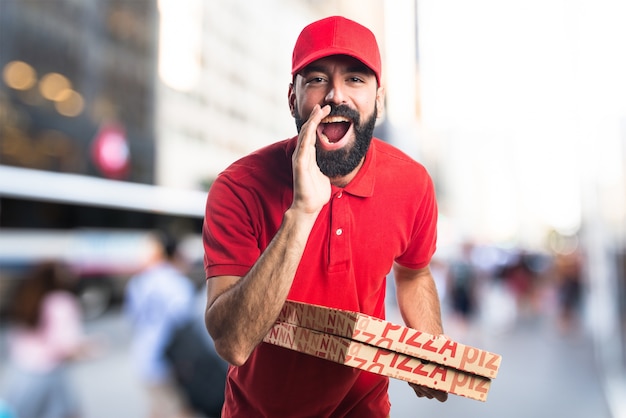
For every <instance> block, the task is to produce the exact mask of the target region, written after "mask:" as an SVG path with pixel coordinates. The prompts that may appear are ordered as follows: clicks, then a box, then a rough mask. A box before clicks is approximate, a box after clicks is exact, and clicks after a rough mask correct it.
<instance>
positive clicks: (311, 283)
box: [203, 138, 437, 417]
mask: <svg viewBox="0 0 626 418" xmlns="http://www.w3.org/2000/svg"><path fill="white" fill-rule="evenodd" d="M296 140H297V138H292V139H290V140H285V141H281V142H278V143H275V144H273V145H270V146H268V147H265V148H263V149H261V150H258V151H256V152H254V153H252V154H250V155H249V156H247V157H244V158H242V159H240V160H239V161H237V162H235V163H233V164H232V165H231V166H230V167H229V168H227V169H226V170H225V171H224V172H223V173H221V174H220V176H219V177H218V178H217V180H216V181H215V183H214V184H213V186H212V187H211V190H210V192H209V197H208V201H207V211H206V217H205V223H204V228H203V238H204V249H205V269H206V274H207V277H209V278H210V277H213V276H221V275H235V276H243V275H245V274H246V273H247V272H248V270H249V269H250V268H251V267H252V265H253V264H254V263H255V262H256V260H257V259H258V258H259V256H260V255H261V253H262V252H263V251H264V250H265V248H266V247H267V245H268V244H269V243H270V241H271V240H272V238H273V237H274V235H275V234H276V232H277V231H278V229H279V227H280V224H281V222H282V219H283V214H284V213H285V211H286V210H287V209H288V208H289V206H290V205H291V202H292V197H293V190H292V169H291V155H292V153H293V150H294V148H295V144H296ZM436 226H437V205H436V199H435V192H434V188H433V184H432V181H431V178H430V176H429V175H428V173H427V172H426V170H425V168H424V167H423V166H422V165H420V164H419V163H417V162H415V161H414V160H413V159H411V158H410V157H408V156H407V155H405V154H404V153H402V152H401V151H399V150H398V149H396V148H394V147H392V146H391V145H389V144H387V143H385V142H382V141H380V140H378V139H374V140H373V141H372V144H371V146H370V149H369V151H368V153H367V155H366V159H365V163H364V164H363V166H362V168H361V170H360V171H359V173H358V174H357V176H356V177H355V178H354V180H353V181H352V182H350V184H349V185H348V186H347V187H345V188H343V189H340V188H335V187H333V189H332V196H331V199H330V201H329V202H328V204H326V205H325V206H324V208H323V209H322V211H321V212H320V214H319V216H318V218H317V221H316V223H315V225H314V227H313V230H312V231H311V234H310V236H309V240H308V242H307V246H306V248H305V252H304V255H303V257H302V261H301V263H300V266H299V268H298V271H297V273H296V277H295V279H294V281H293V285H292V288H291V290H290V293H289V296H288V297H289V299H292V300H296V301H302V302H307V303H315V304H320V305H325V306H331V307H335V308H341V309H349V310H354V311H359V312H363V313H366V314H368V315H373V316H376V317H380V318H384V316H385V278H386V275H387V274H388V273H389V271H390V270H391V267H392V264H393V262H394V261H396V262H398V263H399V264H401V265H403V266H405V267H410V268H414V269H417V268H421V267H425V266H427V265H428V263H429V262H430V258H431V257H432V255H433V253H434V251H435V242H436ZM387 386H388V380H387V379H386V378H383V377H381V376H378V375H374V374H371V373H368V372H360V371H357V370H355V369H352V368H349V367H347V366H342V365H339V364H335V363H332V362H330V361H327V360H323V359H317V358H314V357H311V356H308V355H306V354H300V353H297V352H294V351H291V350H287V349H284V348H280V347H276V346H273V345H270V344H265V343H261V344H260V345H259V346H258V347H257V348H256V349H255V351H254V352H253V353H252V355H251V356H250V358H249V359H248V361H247V362H246V364H244V365H243V366H241V367H231V368H230V370H229V375H228V381H227V387H226V404H225V409H224V415H223V416H224V417H231V416H232V417H251V416H254V417H265V416H267V417H278V416H289V417H300V416H315V417H326V416H333V417H344V416H345V417H348V416H354V417H363V416H367V417H377V416H381V417H385V416H387V415H388V413H389V400H388V397H387Z"/></svg>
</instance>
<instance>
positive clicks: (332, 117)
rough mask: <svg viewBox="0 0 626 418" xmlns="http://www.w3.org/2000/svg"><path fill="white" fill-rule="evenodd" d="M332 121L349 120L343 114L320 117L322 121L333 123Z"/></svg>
mask: <svg viewBox="0 0 626 418" xmlns="http://www.w3.org/2000/svg"><path fill="white" fill-rule="evenodd" d="M333 122H350V120H349V119H348V118H346V117H343V116H326V117H325V118H324V119H322V123H333Z"/></svg>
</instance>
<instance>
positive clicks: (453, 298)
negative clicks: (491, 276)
mask: <svg viewBox="0 0 626 418" xmlns="http://www.w3.org/2000/svg"><path fill="white" fill-rule="evenodd" d="M473 248H474V247H473V245H472V244H471V243H469V242H466V243H463V244H462V245H461V253H460V254H459V256H458V257H456V258H455V259H453V260H451V261H450V263H449V266H448V285H447V292H448V294H447V299H446V300H447V302H448V303H449V304H450V307H451V308H452V314H453V315H454V319H455V320H456V322H457V324H458V325H460V327H461V330H462V331H465V330H467V327H468V326H469V323H470V322H471V320H472V319H473V317H474V315H475V314H476V310H477V306H476V303H477V302H476V288H477V280H478V275H477V272H476V267H475V266H474V264H473V262H472V251H473Z"/></svg>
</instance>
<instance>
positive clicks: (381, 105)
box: [376, 87, 385, 118]
mask: <svg viewBox="0 0 626 418" xmlns="http://www.w3.org/2000/svg"><path fill="white" fill-rule="evenodd" d="M376 108H377V110H378V111H377V115H376V117H377V118H380V117H382V115H383V112H384V111H385V88H384V87H378V89H377V90H376Z"/></svg>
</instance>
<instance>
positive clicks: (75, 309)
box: [4, 261, 95, 418]
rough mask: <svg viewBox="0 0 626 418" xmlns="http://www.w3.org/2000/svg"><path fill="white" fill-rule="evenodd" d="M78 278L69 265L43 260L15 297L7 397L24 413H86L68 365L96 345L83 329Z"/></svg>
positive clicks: (26, 417)
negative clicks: (75, 288)
mask: <svg viewBox="0 0 626 418" xmlns="http://www.w3.org/2000/svg"><path fill="white" fill-rule="evenodd" d="M73 280H74V276H73V274H72V273H71V272H70V270H69V269H68V268H67V266H65V265H64V264H62V263H59V262H55V261H51V262H42V263H40V264H38V265H36V266H34V267H33V269H32V270H30V271H28V272H27V273H26V275H25V277H23V278H22V279H21V281H20V282H19V284H18V287H17V288H16V290H15V294H14V295H13V297H12V298H10V299H9V304H10V305H9V306H8V309H7V313H8V321H9V327H10V329H9V332H8V336H7V339H8V347H9V367H8V373H7V376H6V377H7V380H6V382H5V383H6V391H5V394H4V395H5V396H4V399H5V400H6V402H7V404H8V405H9V406H10V407H11V409H12V410H13V411H14V412H15V415H16V416H17V417H19V418H33V417H37V418H70V417H78V416H80V406H79V400H78V396H77V393H76V392H75V390H74V388H73V387H72V385H71V382H70V379H69V376H68V368H67V366H68V364H69V363H70V361H71V360H74V359H77V358H81V357H83V356H85V355H87V354H88V353H89V352H90V350H91V349H93V348H94V347H95V346H94V345H93V342H92V341H91V340H90V339H88V338H86V336H85V334H84V333H83V326H82V313H81V309H80V304H79V302H78V299H77V298H76V296H75V295H74V294H73V293H72V292H71V291H70V289H71V287H72V285H73V284H74V283H73Z"/></svg>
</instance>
